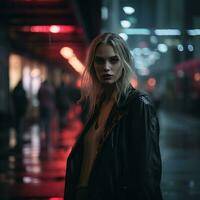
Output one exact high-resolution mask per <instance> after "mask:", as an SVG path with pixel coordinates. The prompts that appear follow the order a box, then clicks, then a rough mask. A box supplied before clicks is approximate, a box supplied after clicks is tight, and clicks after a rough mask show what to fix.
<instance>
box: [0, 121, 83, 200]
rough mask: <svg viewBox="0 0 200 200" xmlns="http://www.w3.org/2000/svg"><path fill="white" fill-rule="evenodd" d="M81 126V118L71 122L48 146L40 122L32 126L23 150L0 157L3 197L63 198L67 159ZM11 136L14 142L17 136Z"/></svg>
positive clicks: (0, 197)
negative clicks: (44, 144) (46, 146)
mask: <svg viewBox="0 0 200 200" xmlns="http://www.w3.org/2000/svg"><path fill="white" fill-rule="evenodd" d="M81 129H82V123H81V122H80V121H79V120H73V121H71V123H70V126H68V128H67V129H66V130H64V131H62V132H61V133H55V132H52V133H51V138H52V140H51V144H50V145H49V147H48V149H45V148H44V147H43V145H42V144H43V142H44V141H43V140H44V138H43V134H42V133H41V132H40V130H39V127H38V125H37V124H35V125H33V126H31V127H30V128H29V130H28V131H27V132H25V133H24V145H23V148H22V151H10V152H9V153H8V154H6V155H4V156H3V158H1V162H3V163H4V164H3V165H2V166H4V167H3V168H4V171H3V172H2V167H1V172H0V199H1V200H4V199H5V200H7V199H13V200H15V199H16V200H18V199H19V200H21V199H30V200H33V199H40V200H45V199H49V200H61V199H63V191H64V176H65V167H66V158H67V156H68V154H69V153H70V150H71V146H72V145H73V144H74V142H75V139H76V137H77V136H78V135H79V133H80V131H81ZM12 134H13V133H11V135H12ZM10 138H11V140H12V141H11V143H15V141H14V140H15V139H14V136H13V135H12V136H11V137H10Z"/></svg>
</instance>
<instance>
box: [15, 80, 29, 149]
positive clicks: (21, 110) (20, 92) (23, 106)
mask: <svg viewBox="0 0 200 200" xmlns="http://www.w3.org/2000/svg"><path fill="white" fill-rule="evenodd" d="M12 99H13V107H14V124H15V130H16V138H17V145H16V150H21V148H22V144H23V138H22V136H23V131H24V127H25V124H24V123H25V115H26V110H27V106H28V99H27V97H26V92H25V90H24V87H23V83H22V80H20V81H19V82H18V84H17V85H16V87H15V88H14V89H13V92H12Z"/></svg>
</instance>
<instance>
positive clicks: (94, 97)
mask: <svg viewBox="0 0 200 200" xmlns="http://www.w3.org/2000/svg"><path fill="white" fill-rule="evenodd" d="M100 44H108V45H111V46H112V47H113V49H114V51H115V52H116V54H118V56H119V57H120V60H121V65H122V76H121V77H120V79H119V80H118V81H117V82H116V83H115V85H116V95H115V100H116V102H117V103H118V102H119V99H120V97H121V95H123V94H124V95H126V91H127V89H128V88H129V86H130V79H131V77H132V75H133V71H132V64H133V62H132V61H133V60H132V55H131V53H130V50H129V48H128V46H127V44H126V42H125V41H124V40H123V39H122V38H121V37H120V36H119V35H117V34H114V33H103V34H101V35H99V36H97V37H96V38H95V39H94V40H93V41H92V43H91V45H90V47H89V49H88V52H87V59H86V67H85V70H84V72H83V75H82V81H81V99H80V101H82V100H86V101H88V104H89V114H90V115H91V114H92V113H93V112H94V109H95V106H96V105H97V103H98V102H99V100H100V99H101V96H102V94H103V92H104V87H103V85H102V84H101V83H100V82H99V80H98V78H97V75H96V72H95V69H94V58H95V54H96V49H97V47H98V46H99V45H100Z"/></svg>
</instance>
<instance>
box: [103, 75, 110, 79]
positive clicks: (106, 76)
mask: <svg viewBox="0 0 200 200" xmlns="http://www.w3.org/2000/svg"><path fill="white" fill-rule="evenodd" d="M111 77H112V75H110V74H104V75H102V78H103V79H110V78H111Z"/></svg>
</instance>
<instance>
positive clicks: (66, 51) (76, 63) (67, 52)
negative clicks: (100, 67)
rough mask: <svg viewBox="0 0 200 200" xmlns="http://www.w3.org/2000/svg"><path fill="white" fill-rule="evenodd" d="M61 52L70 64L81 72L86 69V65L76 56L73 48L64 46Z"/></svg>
mask: <svg viewBox="0 0 200 200" xmlns="http://www.w3.org/2000/svg"><path fill="white" fill-rule="evenodd" d="M60 54H61V55H62V56H63V57H64V58H65V59H67V60H68V62H69V64H70V65H71V66H72V67H73V68H74V69H75V70H76V71H77V72H78V73H80V74H82V73H83V71H84V68H85V67H84V65H83V64H82V63H81V61H80V60H79V59H78V58H77V57H76V55H75V54H74V52H73V50H72V49H71V48H69V47H63V48H62V49H61V50H60Z"/></svg>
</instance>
